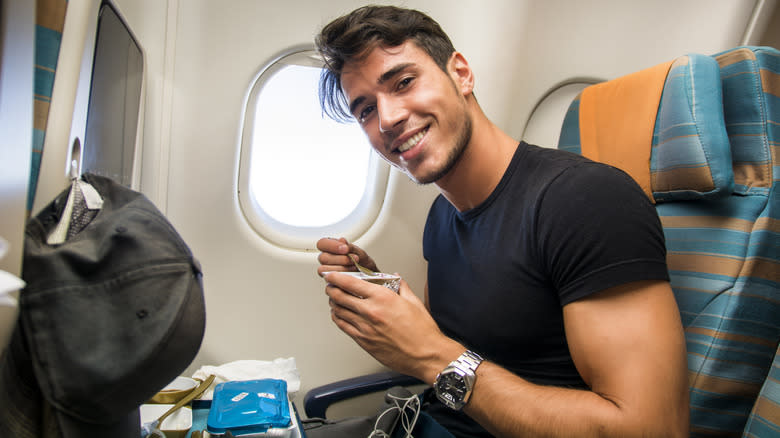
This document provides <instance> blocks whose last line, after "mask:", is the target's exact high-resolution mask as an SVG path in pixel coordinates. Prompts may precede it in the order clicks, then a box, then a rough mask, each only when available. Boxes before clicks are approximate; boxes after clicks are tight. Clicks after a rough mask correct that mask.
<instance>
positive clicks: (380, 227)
mask: <svg viewBox="0 0 780 438" xmlns="http://www.w3.org/2000/svg"><path fill="white" fill-rule="evenodd" d="M365 3H367V2H361V1H352V0H331V1H328V2H322V1H320V0H298V1H288V2H276V1H256V0H231V1H230V2H217V1H213V0H186V1H179V0H167V1H162V0H117V4H118V6H119V9H120V10H121V12H122V13H123V14H124V16H125V18H126V19H127V21H128V23H129V24H130V26H131V28H133V31H134V32H135V34H136V36H137V37H138V39H139V40H140V43H141V45H142V46H143V47H144V50H145V54H146V75H147V76H146V81H147V82H146V97H145V98H146V100H145V122H144V131H143V135H144V137H143V148H144V149H143V154H144V155H143V170H142V177H141V181H142V185H141V188H142V190H143V191H144V192H145V193H146V194H147V195H148V196H149V197H150V198H151V199H152V200H153V201H154V202H155V203H156V204H157V205H158V206H159V207H160V208H161V209H162V210H163V211H164V212H165V213H166V214H167V215H168V217H169V219H170V220H171V221H172V222H173V224H174V225H175V226H176V227H177V229H178V230H179V232H180V233H181V234H182V235H183V237H184V239H185V240H186V241H187V242H188V243H189V245H190V247H191V248H192V250H193V252H194V253H195V255H196V257H198V258H199V260H200V262H201V263H202V266H203V271H204V283H205V291H206V302H207V312H208V322H207V331H206V335H205V338H204V341H203V346H202V348H201V351H200V353H199V355H198V356H197V358H196V360H195V362H194V363H193V365H192V366H191V367H190V370H189V371H193V370H195V369H197V368H198V367H200V366H201V365H206V364H209V365H216V364H221V363H225V362H229V361H233V360H237V359H263V360H270V359H274V358H276V357H295V358H296V360H297V364H298V368H299V370H300V372H301V380H302V391H301V395H300V396H299V397H298V399H299V400H301V399H302V394H303V393H305V391H307V390H308V389H310V388H311V387H314V386H317V385H321V384H324V383H327V382H330V381H333V380H336V379H340V378H346V377H351V376H355V375H357V374H362V373H368V372H373V371H377V370H380V369H381V366H380V365H379V364H377V363H376V361H374V360H373V359H372V358H371V357H370V356H368V355H367V354H366V353H364V352H363V351H362V350H361V349H360V348H359V347H357V346H356V345H355V344H354V343H353V342H352V341H351V340H350V339H349V338H348V337H347V336H346V335H344V334H342V333H341V332H340V331H339V330H338V329H337V328H336V327H335V325H334V324H333V323H332V322H331V320H330V314H329V308H328V305H327V297H326V296H325V295H324V283H323V282H322V280H321V279H320V278H319V277H318V276H317V275H316V272H315V271H316V266H317V260H316V256H317V253H316V252H294V251H288V250H284V249H281V248H278V247H275V246H273V245H272V244H269V243H268V242H266V241H264V240H263V239H262V238H260V237H259V236H258V235H257V234H256V233H255V232H254V231H253V230H252V228H251V227H250V226H249V225H248V224H247V222H246V221H245V219H244V218H243V216H242V213H241V211H240V208H239V206H238V202H237V196H236V192H237V186H236V181H237V171H238V160H239V158H240V157H239V149H240V133H241V123H242V117H243V109H244V108H243V104H244V99H245V98H246V94H247V92H248V90H249V87H250V85H251V83H252V81H253V79H254V78H255V77H256V75H257V74H258V73H259V71H260V69H261V68H262V67H263V66H264V65H266V64H267V63H269V62H270V61H272V60H273V59H274V58H275V57H276V56H277V55H279V54H280V53H282V52H283V51H285V50H288V49H290V48H293V47H298V46H301V45H307V44H311V42H312V40H313V38H314V35H315V34H316V32H317V31H318V29H319V28H320V27H321V26H322V25H324V24H325V23H327V22H328V21H330V20H331V19H333V18H335V17H336V16H339V15H341V14H343V13H346V12H348V11H349V10H351V9H353V8H354V7H357V6H359V5H361V4H365ZM756 3H757V2H756V1H754V0H737V1H735V0H717V1H715V0H696V1H686V2H680V1H679V0H656V1H652V2H626V1H620V0H612V1H607V0H598V1H596V0H594V1H588V2H574V1H565V0H551V1H545V2H541V1H532V0H525V1H518V0H502V1H490V2H485V1H478V0H467V1H462V2H457V3H453V2H452V1H450V0H427V1H426V0H418V1H412V0H409V1H405V2H402V4H403V5H405V6H409V7H415V8H418V9H421V10H423V11H425V12H428V13H430V14H431V15H432V16H433V17H434V18H435V19H437V20H438V21H439V22H440V24H441V25H442V27H443V28H444V29H445V31H447V32H448V33H449V34H450V36H451V38H452V39H453V42H454V43H455V46H456V47H457V48H458V50H459V51H461V52H462V53H464V55H465V56H466V58H467V60H468V61H469V62H470V64H471V65H472V67H473V68H474V70H475V74H476V83H477V85H476V90H475V92H476V95H477V97H478V99H479V102H480V103H481V105H482V106H483V108H484V109H485V111H486V112H487V114H488V115H489V116H490V117H491V118H492V119H493V120H494V121H496V122H497V124H498V125H499V126H500V127H501V128H503V129H505V130H506V131H507V132H509V133H510V134H511V135H513V136H515V137H516V138H518V139H520V138H522V136H523V131H524V128H525V125H526V121H527V120H528V119H529V117H530V115H531V113H532V112H533V109H534V108H535V106H536V104H537V102H538V101H539V100H540V99H541V98H542V97H543V96H544V95H545V94H546V93H547V92H548V91H549V90H551V89H553V88H555V87H556V86H557V85H559V84H561V83H564V82H566V81H569V80H571V79H573V78H581V77H591V78H599V79H607V78H612V77H615V76H619V75H622V74H625V73H629V72H632V71H636V70H639V69H642V68H645V67H649V66H652V65H655V64H657V63H660V62H663V61H666V60H668V59H671V58H673V57H676V56H679V55H681V54H684V53H687V52H700V53H714V52H717V51H720V50H723V49H726V48H729V47H732V46H736V45H738V44H739V43H740V41H741V38H742V37H743V34H744V32H745V29H746V26H747V25H748V22H749V21H750V17H751V13H752V11H753V9H754V6H755V5H756ZM543 123H547V125H545V126H549V129H543V130H546V131H550V132H553V131H554V132H557V130H558V129H559V126H557V124H558V123H560V120H549V121H544V122H543ZM302 128H304V127H302ZM546 146H554V145H553V144H546ZM333 171H337V169H322V178H323V181H327V174H328V173H329V172H333ZM323 186H326V184H323ZM388 193H389V196H388V198H387V199H386V200H385V204H384V206H383V209H382V211H381V213H380V216H379V219H378V221H377V223H376V224H375V225H374V226H373V227H372V228H371V229H370V230H369V231H368V232H367V233H366V234H365V235H364V236H362V237H361V238H360V239H359V240H358V241H357V243H358V244H359V245H361V246H362V247H364V248H365V249H366V250H368V251H369V252H370V253H371V254H372V255H373V256H374V258H375V259H376V260H377V261H378V264H379V266H380V268H382V269H383V270H385V271H388V272H400V273H401V274H402V275H403V276H404V277H405V278H406V280H407V281H408V282H409V283H410V285H411V286H412V289H413V290H415V291H416V292H417V293H418V294H422V292H423V288H424V285H425V263H424V260H423V258H422V248H421V237H422V229H423V225H424V221H425V217H426V214H427V208H428V206H429V205H430V202H431V201H432V200H433V198H434V196H435V195H436V193H437V191H436V190H435V188H434V187H418V186H416V185H414V184H413V183H411V182H409V181H408V180H407V179H406V177H405V176H403V175H400V174H398V173H397V172H396V171H392V174H391V180H390V185H389V190H388ZM322 195H323V196H338V192H337V191H335V190H326V189H323V191H322ZM313 244H314V242H312V245H313ZM372 409H373V408H372Z"/></svg>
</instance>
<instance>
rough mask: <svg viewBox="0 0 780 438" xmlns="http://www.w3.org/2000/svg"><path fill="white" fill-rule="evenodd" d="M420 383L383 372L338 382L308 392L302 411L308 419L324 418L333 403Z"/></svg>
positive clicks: (409, 378) (401, 375) (406, 377)
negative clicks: (394, 387)
mask: <svg viewBox="0 0 780 438" xmlns="http://www.w3.org/2000/svg"><path fill="white" fill-rule="evenodd" d="M422 383H423V382H422V381H421V380H419V379H417V378H415V377H410V376H407V375H405V374H401V373H397V372H394V371H385V372H381V373H374V374H367V375H364V376H358V377H353V378H350V379H345V380H339V381H337V382H333V383H329V384H327V385H323V386H318V387H316V388H312V389H311V390H309V392H307V393H306V396H305V397H304V398H303V409H304V411H305V412H306V416H307V417H308V418H326V417H325V414H326V411H327V410H328V407H329V406H330V405H332V404H333V403H336V402H339V401H342V400H347V399H350V398H353V397H358V396H361V395H365V394H371V393H374V392H378V391H384V390H386V389H389V388H392V387H393V386H411V385H419V384H422Z"/></svg>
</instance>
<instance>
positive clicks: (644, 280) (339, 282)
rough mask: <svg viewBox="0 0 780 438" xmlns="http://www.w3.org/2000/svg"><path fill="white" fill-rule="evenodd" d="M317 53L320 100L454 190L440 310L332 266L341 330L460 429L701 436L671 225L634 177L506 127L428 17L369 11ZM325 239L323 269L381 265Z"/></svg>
mask: <svg viewBox="0 0 780 438" xmlns="http://www.w3.org/2000/svg"><path fill="white" fill-rule="evenodd" d="M317 45H318V48H319V50H320V52H321V53H322V55H323V57H324V59H325V61H326V64H327V73H326V74H325V75H323V78H322V82H321V88H320V91H321V102H322V105H323V109H324V110H325V111H326V112H327V113H328V114H330V115H332V116H333V117H334V118H340V119H346V118H349V119H355V120H357V122H358V123H360V125H361V126H362V128H363V130H364V131H365V133H366V135H367V136H368V139H369V141H370V143H371V146H372V147H373V148H374V149H375V150H376V151H377V152H378V153H379V154H380V155H381V156H382V157H384V159H385V160H387V161H388V162H390V163H391V164H392V165H394V166H396V167H397V168H398V169H400V170H401V171H403V172H405V173H406V174H407V175H408V176H409V177H410V178H411V179H413V180H414V181H417V182H419V183H421V184H428V183H432V184H435V185H436V186H437V187H438V188H439V190H440V191H441V196H439V197H438V198H437V199H436V200H435V201H434V203H433V205H432V206H431V210H430V213H429V216H428V220H427V223H426V227H425V234H424V236H423V250H424V256H425V259H426V260H427V262H428V281H427V285H426V291H425V297H426V302H425V303H422V302H421V301H420V300H419V299H418V298H417V296H416V295H415V294H414V293H413V292H412V291H411V290H410V288H409V286H408V285H407V284H406V283H402V285H401V289H400V294H399V295H396V294H393V293H389V291H388V290H387V289H385V288H383V287H381V286H376V285H372V284H370V283H367V282H363V281H360V280H357V279H354V278H351V277H349V276H344V275H340V274H338V273H330V274H327V275H326V280H327V281H328V286H327V287H326V294H327V295H328V297H329V299H330V300H329V302H330V307H331V314H332V318H333V321H334V322H335V324H336V325H337V326H338V327H339V328H340V329H341V330H343V331H344V332H345V333H346V334H348V335H349V336H350V337H352V338H353V339H354V340H355V341H356V342H357V343H358V344H359V345H360V346H361V347H362V348H364V349H365V350H366V351H367V352H368V353H370V354H371V355H372V356H374V357H375V358H376V359H377V360H379V361H380V362H382V363H383V364H385V365H386V366H388V367H390V368H392V369H394V370H397V371H399V372H402V373H405V374H409V375H412V376H415V377H418V378H420V379H421V380H423V381H425V382H428V383H430V384H431V385H432V387H431V389H430V390H428V391H426V393H425V394H424V395H423V399H424V402H425V403H424V408H425V411H426V412H427V413H429V414H430V415H431V416H432V417H433V418H434V419H436V420H437V421H438V422H439V423H440V424H441V425H443V426H444V427H445V428H446V429H447V430H449V431H450V433H452V434H453V435H455V436H458V437H475V436H480V437H481V436H484V437H489V436H499V437H512V436H549V437H555V436H578V437H587V436H601V437H604V436H606V437H632V436H636V437H678V436H687V434H688V405H687V403H688V395H687V394H688V391H687V380H686V365H685V344H684V337H683V332H682V326H681V324H680V318H679V313H678V309H677V306H676V303H675V300H674V296H673V295H672V291H671V288H670V286H669V283H668V273H667V270H666V264H665V246H664V240H663V233H662V230H661V226H660V222H659V220H658V217H657V215H656V213H655V210H654V208H653V206H652V205H651V203H650V202H649V200H648V199H647V198H646V196H645V195H644V193H643V192H642V190H641V189H640V188H639V187H638V186H637V185H636V183H634V181H633V180H632V179H631V178H630V177H629V176H627V175H626V174H624V173H623V172H621V171H619V170H617V169H614V168H612V167H609V166H606V165H603V164H598V163H594V162H592V161H589V160H587V159H585V158H583V157H580V156H577V155H573V154H569V153H566V152H562V151H558V150H553V149H544V148H539V147H536V146H532V145H528V144H526V143H524V142H518V141H516V140H514V139H512V138H511V137H510V136H509V135H507V134H506V133H504V132H503V131H502V130H501V129H499V128H498V127H497V126H496V125H495V124H493V123H492V122H491V121H490V120H489V119H488V118H487V117H486V116H485V114H484V113H483V111H482V110H481V108H480V106H479V104H478V103H477V100H476V98H475V97H474V93H473V90H474V80H475V79H474V74H473V72H472V70H471V68H470V67H469V64H468V62H467V61H466V59H465V57H464V56H463V55H462V54H461V53H459V52H457V51H455V49H454V48H453V47H452V44H451V42H450V40H449V38H448V37H447V36H446V34H445V33H444V32H443V31H442V30H441V28H440V27H439V26H438V24H437V23H436V22H435V21H433V20H432V19H431V18H430V17H428V16H427V15H425V14H422V13H420V12H417V11H413V10H408V9H400V8H395V7H374V6H368V7H363V8H360V9H357V10H356V11H354V12H352V13H351V14H348V15H346V16H344V17H341V18H339V19H337V20H335V21H333V22H332V23H330V24H329V25H327V26H326V27H325V28H324V29H323V30H322V32H321V33H320V35H319V37H318V38H317ZM317 246H318V248H319V249H320V251H321V254H320V256H319V261H320V264H321V266H320V267H319V269H318V272H319V273H320V274H321V275H323V273H324V272H327V271H346V270H354V268H353V267H352V263H351V261H350V259H349V258H348V254H350V253H351V254H356V255H357V256H358V257H359V259H360V263H361V264H363V265H364V266H367V267H369V268H371V269H374V270H378V269H377V266H376V263H375V262H374V260H373V259H372V258H371V257H370V256H369V255H368V254H366V252H365V251H363V250H362V249H361V248H359V247H357V246H355V245H354V244H351V243H349V242H347V241H346V240H344V239H338V240H336V239H329V238H324V239H321V240H320V241H319V242H318V243H317ZM358 297H360V298H358Z"/></svg>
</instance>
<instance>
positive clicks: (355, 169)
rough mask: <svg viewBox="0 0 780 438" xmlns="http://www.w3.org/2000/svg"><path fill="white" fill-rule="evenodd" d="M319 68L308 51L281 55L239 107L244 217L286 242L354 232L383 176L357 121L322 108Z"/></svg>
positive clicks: (372, 208)
mask: <svg viewBox="0 0 780 438" xmlns="http://www.w3.org/2000/svg"><path fill="white" fill-rule="evenodd" d="M321 71H322V61H321V60H320V58H319V57H318V56H317V55H316V52H314V51H312V50H305V51H299V52H296V53H293V54H290V55H287V56H284V57H282V58H280V59H278V60H277V61H275V62H274V63H272V64H271V65H270V66H269V67H267V68H266V69H265V70H263V72H262V73H261V74H260V76H259V77H258V79H257V81H256V82H255V84H254V86H253V88H252V91H251V92H250V96H249V99H248V102H247V107H246V114H245V121H244V133H243V138H242V154H241V166H240V169H239V180H240V181H239V200H240V203H241V206H242V210H243V211H244V214H245V216H246V217H247V219H248V220H249V222H250V224H251V225H252V226H253V227H254V228H255V229H256V230H257V231H259V232H260V234H261V235H262V236H263V237H265V238H266V239H268V240H270V241H272V242H273V243H276V244H278V245H280V246H283V247H287V248H296V249H301V248H309V247H311V246H312V245H313V243H314V241H316V239H317V238H318V237H322V236H324V235H339V236H342V235H343V236H345V237H346V236H349V237H352V238H353V239H354V238H355V237H357V236H358V235H359V234H362V233H363V232H364V231H365V229H366V228H367V226H368V225H370V223H371V222H373V220H374V219H375V218H376V215H377V214H378V212H379V207H381V197H382V195H383V194H384V189H385V187H386V182H387V175H388V170H387V165H386V164H384V163H383V162H381V160H379V159H378V158H377V157H376V156H375V154H374V153H373V152H372V151H371V148H370V147H369V145H368V141H367V139H366V137H365V135H364V134H363V132H362V130H361V129H360V127H359V126H358V125H357V124H356V123H346V124H345V123H338V122H335V121H332V120H330V119H329V118H328V117H327V116H325V115H323V113H322V111H321V109H320V105H319V100H318V98H317V89H318V81H319V76H320V72H321Z"/></svg>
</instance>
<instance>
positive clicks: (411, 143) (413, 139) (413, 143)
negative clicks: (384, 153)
mask: <svg viewBox="0 0 780 438" xmlns="http://www.w3.org/2000/svg"><path fill="white" fill-rule="evenodd" d="M427 133H428V128H427V127H426V128H425V129H423V130H422V131H420V132H418V133H417V134H415V135H413V136H412V137H411V138H409V139H408V140H406V141H405V142H404V144H402V145H401V146H399V147H398V152H400V153H404V152H406V151H408V150H409V149H411V148H413V147H415V146H416V145H417V143H419V142H420V140H422V139H423V137H425V134H427Z"/></svg>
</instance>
